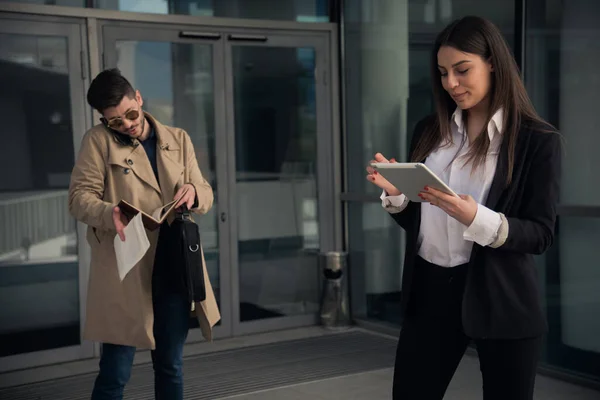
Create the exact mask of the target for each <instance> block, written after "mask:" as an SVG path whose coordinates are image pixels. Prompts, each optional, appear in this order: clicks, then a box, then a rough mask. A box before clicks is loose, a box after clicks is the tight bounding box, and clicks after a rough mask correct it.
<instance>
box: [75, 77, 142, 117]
mask: <svg viewBox="0 0 600 400" xmlns="http://www.w3.org/2000/svg"><path fill="white" fill-rule="evenodd" d="M125 96H127V97H129V98H130V99H133V98H134V97H135V90H134V89H133V86H131V84H130V83H129V81H128V80H127V79H125V77H124V76H123V75H121V71H119V70H118V69H117V68H112V69H107V70H104V71H102V72H100V73H99V74H98V76H96V77H95V78H94V80H93V81H92V83H91V84H90V88H89V89H88V92H87V102H88V104H89V105H90V106H92V107H93V108H95V109H96V110H98V112H100V113H102V112H104V110H106V109H107V108H110V107H116V106H118V105H119V103H121V100H123V97H125Z"/></svg>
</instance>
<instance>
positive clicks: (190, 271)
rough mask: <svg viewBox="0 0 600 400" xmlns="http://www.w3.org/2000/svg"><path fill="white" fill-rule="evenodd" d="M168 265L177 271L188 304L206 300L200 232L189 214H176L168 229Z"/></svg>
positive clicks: (185, 211) (186, 212)
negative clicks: (169, 247) (169, 249)
mask: <svg viewBox="0 0 600 400" xmlns="http://www.w3.org/2000/svg"><path fill="white" fill-rule="evenodd" d="M170 231H171V232H170V233H171V234H170V242H171V251H170V254H171V255H172V257H173V258H174V259H173V260H170V262H169V263H170V264H171V265H173V266H176V267H177V269H179V271H178V272H179V274H178V275H180V277H181V280H180V282H181V291H182V294H183V295H185V296H187V298H188V300H189V301H190V302H194V303H197V302H199V301H204V300H205V299H206V289H205V286H204V279H205V277H204V269H203V267H202V265H203V264H202V243H201V241H200V230H199V229H198V225H196V223H195V222H194V221H193V220H192V218H191V215H190V212H189V211H187V210H184V211H183V212H177V213H176V215H175V220H174V221H173V222H172V223H171V227H170Z"/></svg>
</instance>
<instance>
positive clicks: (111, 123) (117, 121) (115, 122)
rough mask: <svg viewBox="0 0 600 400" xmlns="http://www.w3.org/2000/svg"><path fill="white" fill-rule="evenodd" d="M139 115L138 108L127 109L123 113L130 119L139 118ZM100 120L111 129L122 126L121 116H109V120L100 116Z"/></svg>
mask: <svg viewBox="0 0 600 400" xmlns="http://www.w3.org/2000/svg"><path fill="white" fill-rule="evenodd" d="M139 116H140V111H139V110H129V111H127V112H126V113H125V118H127V119H128V120H130V121H135V120H136V119H138V118H139ZM100 120H101V121H102V123H103V124H104V125H106V126H108V127H109V128H111V129H119V128H120V127H122V126H123V118H121V117H116V118H111V119H109V120H107V119H106V118H100Z"/></svg>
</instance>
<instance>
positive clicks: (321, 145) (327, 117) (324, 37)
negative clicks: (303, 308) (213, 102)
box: [225, 29, 336, 336]
mask: <svg viewBox="0 0 600 400" xmlns="http://www.w3.org/2000/svg"><path fill="white" fill-rule="evenodd" d="M230 33H239V34H247V35H258V36H264V37H266V38H267V40H266V41H264V42H252V41H250V42H244V41H231V40H228V41H226V43H225V46H226V50H225V68H226V70H225V71H226V73H225V77H226V83H225V88H226V98H227V100H228V107H227V119H226V120H227V138H228V139H227V142H228V149H227V154H228V155H229V157H227V158H228V160H229V165H228V170H229V171H232V173H230V175H229V187H230V188H231V191H232V192H231V195H230V197H229V219H230V221H238V214H237V211H238V210H237V204H236V201H235V199H236V198H237V196H236V193H235V188H236V177H235V171H236V166H235V154H236V153H235V122H236V121H235V109H234V83H233V60H232V58H233V55H232V52H233V48H234V47H236V46H238V47H288V48H301V47H310V48H314V49H315V54H316V76H315V85H316V87H315V89H316V100H317V106H316V107H317V110H318V111H317V177H318V179H317V190H318V193H319V197H318V218H319V240H320V250H321V251H329V250H334V249H335V229H334V223H335V219H333V218H329V219H328V218H327V217H326V216H333V214H332V213H331V211H330V210H332V209H335V206H336V200H335V198H336V196H335V189H334V187H335V185H334V174H333V167H332V166H331V165H330V164H331V160H332V157H331V155H332V154H333V153H334V149H333V138H332V136H331V135H327V133H328V132H331V131H332V114H331V99H332V97H331V93H330V92H329V91H328V87H329V86H330V85H329V81H330V76H331V70H330V65H331V63H330V54H331V53H330V51H329V48H330V42H329V41H330V35H329V34H327V33H318V32H310V33H307V32H281V31H274V32H269V31H265V30H240V29H235V30H232V31H230ZM229 242H230V248H229V251H230V252H231V260H232V264H231V267H232V270H233V271H232V274H231V287H232V309H231V312H232V315H233V332H232V333H233V335H236V336H237V335H244V334H249V333H256V332H263V331H268V330H274V329H286V328H292V327H299V326H305V325H312V324H315V323H316V322H317V315H299V316H284V317H279V318H268V319H263V320H255V321H245V322H241V321H240V309H239V268H240V265H239V262H238V239H237V223H236V222H234V223H232V224H231V225H230V240H229ZM315 282H317V284H318V282H319V271H318V269H315Z"/></svg>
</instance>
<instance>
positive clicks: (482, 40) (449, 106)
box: [412, 16, 555, 185]
mask: <svg viewBox="0 0 600 400" xmlns="http://www.w3.org/2000/svg"><path fill="white" fill-rule="evenodd" d="M442 46H450V47H453V48H455V49H457V50H459V51H462V52H465V53H471V54H477V55H479V56H480V57H482V58H483V59H484V60H490V62H491V64H492V66H493V67H494V72H493V73H492V82H491V88H490V90H491V96H490V105H489V110H488V116H487V122H488V123H489V121H490V120H491V118H492V116H493V114H494V113H495V112H496V111H497V110H498V109H500V108H503V110H504V121H503V129H504V132H503V135H504V137H503V141H506V143H505V144H506V145H507V148H508V174H507V180H506V185H509V184H510V182H511V180H512V173H513V167H514V158H515V145H516V139H517V135H518V134H519V129H520V126H521V123H522V122H526V123H533V124H535V125H538V124H537V123H539V124H541V125H542V126H545V127H546V128H548V131H555V130H554V129H552V127H551V126H550V124H548V123H547V122H545V121H544V120H543V119H542V118H541V117H540V116H539V115H538V114H537V112H536V111H535V109H534V107H533V104H532V103H531V100H530V99H529V96H528V95H527V91H526V90H525V85H524V84H523V81H522V80H521V76H520V74H519V68H518V66H517V63H516V61H515V59H514V57H513V55H512V53H511V51H510V49H509V47H508V45H507V44H506V41H505V40H504V37H503V36H502V33H500V30H499V29H498V28H497V27H496V26H495V25H494V24H492V23H491V22H490V21H487V20H485V19H483V18H480V17H474V16H467V17H464V18H461V19H458V20H456V21H454V22H452V23H451V24H450V25H448V26H447V27H446V28H445V29H444V30H443V31H442V32H441V33H440V34H439V35H438V37H437V39H436V41H435V45H434V47H433V51H432V53H431V79H432V85H433V96H434V101H435V108H436V116H437V118H433V120H434V121H433V123H432V124H430V126H428V127H426V128H425V131H424V132H423V135H421V137H420V140H419V141H418V143H417V144H416V146H415V149H414V151H413V156H412V160H413V161H417V162H419V161H422V160H424V159H425V158H427V156H429V154H430V153H431V152H432V151H434V150H435V149H436V148H437V147H438V146H439V145H440V143H442V140H443V141H444V142H446V141H448V142H451V141H452V131H451V118H452V114H453V112H454V110H455V109H456V103H455V102H454V100H452V97H450V95H449V94H448V93H447V92H446V90H444V88H443V87H442V82H441V74H440V71H439V69H438V61H437V54H438V51H439V49H440V47H442ZM487 125H488V124H487V123H486V124H484V128H483V132H481V133H482V134H480V135H478V136H477V139H476V140H475V141H474V142H473V144H472V147H471V149H469V152H468V155H469V157H468V159H467V161H466V162H467V163H469V162H472V163H473V167H477V166H480V165H481V164H483V163H484V162H485V158H486V155H487V152H488V149H489V146H490V139H489V137H488V135H487V134H486V131H487Z"/></svg>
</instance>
